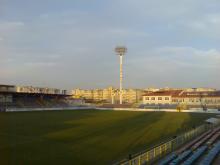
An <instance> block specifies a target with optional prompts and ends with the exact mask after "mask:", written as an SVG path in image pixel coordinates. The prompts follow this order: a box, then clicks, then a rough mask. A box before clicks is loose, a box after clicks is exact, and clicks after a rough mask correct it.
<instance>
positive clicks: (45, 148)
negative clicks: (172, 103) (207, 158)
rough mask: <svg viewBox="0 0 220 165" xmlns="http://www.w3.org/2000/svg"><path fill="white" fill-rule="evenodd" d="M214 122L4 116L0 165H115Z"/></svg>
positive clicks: (163, 116) (137, 116)
mask: <svg viewBox="0 0 220 165" xmlns="http://www.w3.org/2000/svg"><path fill="white" fill-rule="evenodd" d="M210 116H213V115H211V114H194V113H166V112H128V111H124V112H123V111H95V110H79V111H45V112H14V113H0V164H2V165H8V164H10V165H49V164H51V165H52V164H53V165H54V164H59V165H61V164H65V165H70V164H71V165H72V164H77V165H80V164H94V165H95V164H111V163H112V162H113V161H116V160H120V159H122V158H125V157H127V156H128V154H129V153H136V152H139V151H141V150H144V149H147V148H148V147H150V146H152V145H155V144H157V143H158V142H161V141H162V140H165V139H167V138H169V137H172V136H174V135H177V134H179V133H180V132H183V131H186V130H188V129H190V128H192V126H196V125H200V124H201V123H202V122H203V120H204V119H206V118H209V117H210Z"/></svg>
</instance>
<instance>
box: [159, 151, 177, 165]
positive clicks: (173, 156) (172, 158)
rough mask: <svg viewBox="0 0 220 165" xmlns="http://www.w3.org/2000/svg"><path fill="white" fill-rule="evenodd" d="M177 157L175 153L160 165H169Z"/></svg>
mask: <svg viewBox="0 0 220 165" xmlns="http://www.w3.org/2000/svg"><path fill="white" fill-rule="evenodd" d="M176 157H177V155H176V154H175V153H171V154H170V155H168V156H167V157H166V158H165V159H163V160H161V161H160V162H159V164H158V165H167V164H169V163H170V162H171V161H172V160H174V159H175V158H176Z"/></svg>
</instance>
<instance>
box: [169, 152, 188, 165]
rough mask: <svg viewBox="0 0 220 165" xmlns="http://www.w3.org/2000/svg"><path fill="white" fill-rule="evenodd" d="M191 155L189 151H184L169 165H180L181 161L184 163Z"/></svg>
mask: <svg viewBox="0 0 220 165" xmlns="http://www.w3.org/2000/svg"><path fill="white" fill-rule="evenodd" d="M191 153H192V151H191V150H187V151H184V152H183V153H182V154H180V155H179V156H178V157H177V158H176V159H174V160H173V161H172V162H171V163H170V165H177V164H180V163H181V162H182V161H184V160H185V159H186V158H187V157H188V156H189V155H190V154H191Z"/></svg>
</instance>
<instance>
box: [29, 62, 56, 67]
mask: <svg viewBox="0 0 220 165" xmlns="http://www.w3.org/2000/svg"><path fill="white" fill-rule="evenodd" d="M25 65H26V66H28V67H53V66H56V65H57V63H55V62H27V63H25Z"/></svg>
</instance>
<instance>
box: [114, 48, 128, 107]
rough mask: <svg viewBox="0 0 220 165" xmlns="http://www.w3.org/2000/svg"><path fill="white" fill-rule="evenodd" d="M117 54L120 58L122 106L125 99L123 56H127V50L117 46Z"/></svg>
mask: <svg viewBox="0 0 220 165" xmlns="http://www.w3.org/2000/svg"><path fill="white" fill-rule="evenodd" d="M115 52H116V53H117V55H119V57H120V89H119V90H120V91H119V93H120V104H122V102H123V101H122V98H123V91H122V88H123V67H122V66H123V56H124V55H125V53H126V52H127V48H126V47H124V46H117V47H116V48H115Z"/></svg>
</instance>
